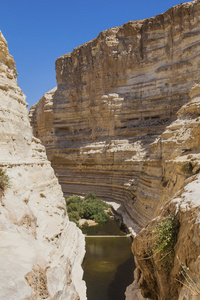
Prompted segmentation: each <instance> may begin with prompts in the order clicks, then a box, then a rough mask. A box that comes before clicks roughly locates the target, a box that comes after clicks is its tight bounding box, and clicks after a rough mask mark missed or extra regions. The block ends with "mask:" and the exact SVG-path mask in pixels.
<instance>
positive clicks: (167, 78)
mask: <svg viewBox="0 0 200 300" xmlns="http://www.w3.org/2000/svg"><path fill="white" fill-rule="evenodd" d="M199 13H200V3H199V2H198V1H193V2H190V3H186V4H180V5H178V6H176V7H172V8H171V9H169V10H168V11H167V12H166V13H164V14H161V15H158V16H156V17H153V18H150V19H146V20H141V21H134V22H128V23H127V24H124V25H123V26H120V27H115V28H111V29H108V30H106V31H104V32H101V33H100V34H99V36H98V37H97V38H96V39H94V40H92V41H90V42H88V43H86V44H84V45H82V46H80V47H78V48H75V49H74V50H73V52H72V53H68V54H66V55H63V56H61V57H60V58H58V59H57V61H56V78H57V84H58V86H57V88H56V89H54V90H52V91H50V92H49V93H47V94H46V95H45V96H44V97H43V98H42V99H41V100H40V101H39V102H38V103H37V104H36V105H34V106H33V107H32V108H31V111H30V117H31V123H32V125H33V127H34V134H35V136H37V137H39V138H40V139H41V140H42V142H43V144H44V145H45V147H46V149H47V155H48V158H49V159H50V160H51V162H52V166H53V168H54V170H55V172H56V174H57V176H58V179H59V182H60V183H61V185H62V189H63V191H64V194H65V195H66V196H67V195H71V194H74V193H76V194H84V193H88V192H90V191H92V192H94V193H95V194H97V195H98V196H100V197H102V198H103V199H105V200H109V201H115V202H118V203H119V204H120V205H118V211H120V212H121V213H123V215H124V221H125V222H126V224H127V225H128V227H129V226H130V227H132V228H134V230H135V231H136V232H138V229H139V228H142V227H143V226H145V225H146V224H147V223H148V221H149V220H151V218H152V217H153V216H154V214H155V211H156V209H157V207H158V206H160V203H161V199H162V197H163V193H164V194H165V196H164V198H165V200H166V199H168V198H169V196H171V194H173V193H174V192H175V191H176V190H177V186H176V185H175V187H173V189H172V190H171V191H170V190H169V191H168V192H169V194H167V193H165V191H164V190H165V185H166V184H167V180H168V179H169V178H171V177H170V176H171V173H170V172H171V171H170V168H169V169H168V168H167V162H166V158H167V157H168V156H169V155H171V156H173V155H174V156H176V152H177V151H179V152H181V151H183V149H182V148H183V147H182V144H181V141H180V142H178V143H179V144H178V145H177V149H179V150H177V151H175V153H174V152H173V153H172V151H171V145H170V143H165V144H163V142H162V139H163V138H164V139H165V138H166V135H165V136H163V137H162V133H163V132H164V131H165V129H166V127H167V126H169V125H170V124H171V123H172V122H173V121H174V120H175V119H176V113H177V111H178V110H179V109H180V108H181V107H182V105H184V104H185V103H187V101H188V99H189V97H188V92H189V90H190V88H191V87H192V85H193V84H194V83H195V81H196V79H197V77H198V76H199V75H200V68H199V66H200V64H199V53H200V44H199V37H200V23H199ZM183 139H186V140H188V139H187V137H185V138H183ZM188 141H189V140H188ZM184 143H185V144H187V141H186V142H184ZM189 143H190V142H189ZM162 147H164V148H162ZM185 147H186V148H187V145H184V148H185ZM191 147H193V146H191ZM186 148H185V149H186ZM166 176H167V179H166V178H165V177H166ZM183 177H184V176H183ZM180 185H181V183H180ZM135 224H137V226H136V225H135Z"/></svg>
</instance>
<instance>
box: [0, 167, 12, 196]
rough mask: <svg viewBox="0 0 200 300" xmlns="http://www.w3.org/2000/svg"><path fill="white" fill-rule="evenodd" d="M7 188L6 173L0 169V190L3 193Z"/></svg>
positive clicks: (8, 184)
mask: <svg viewBox="0 0 200 300" xmlns="http://www.w3.org/2000/svg"><path fill="white" fill-rule="evenodd" d="M9 186H10V182H9V177H8V175H6V171H4V170H3V169H2V168H0V190H2V191H5V190H6V189H7V188H8V187H9Z"/></svg>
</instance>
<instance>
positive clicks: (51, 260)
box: [0, 32, 86, 300]
mask: <svg viewBox="0 0 200 300" xmlns="http://www.w3.org/2000/svg"><path fill="white" fill-rule="evenodd" d="M0 239H1V243H0V263H1V268H0V279H1V280H0V299H1V300H8V299H10V300H11V299H12V300H15V299H16V300H19V299H26V300H28V299H31V300H34V299H49V300H50V299H60V300H61V299H77V300H78V299H86V286H85V282H84V281H83V280H82V275H83V271H82V269H81V263H82V260H83V257H84V254H85V241H84V237H83V235H82V233H81V231H80V230H79V229H78V228H77V227H76V226H75V224H74V223H72V222H69V220H68V216H67V213H66V205H65V200H64V197H63V193H62V190H61V187H60V185H59V183H58V180H57V178H56V176H55V174H54V171H53V169H52V167H51V164H50V162H49V161H48V160H47V157H46V152H45V149H44V146H42V144H41V142H40V141H39V140H38V139H37V138H35V137H34V136H33V135H32V129H31V126H30V123H29V119H28V110H27V103H26V102H25V96H24V94H23V92H22V90H21V89H20V88H19V86H18V84H17V72H16V68H15V63H14V60H13V57H12V56H11V55H10V54H9V52H8V47H7V42H6V40H5V38H4V37H3V35H2V33H1V32H0Z"/></svg>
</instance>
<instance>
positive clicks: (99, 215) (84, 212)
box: [66, 193, 109, 223]
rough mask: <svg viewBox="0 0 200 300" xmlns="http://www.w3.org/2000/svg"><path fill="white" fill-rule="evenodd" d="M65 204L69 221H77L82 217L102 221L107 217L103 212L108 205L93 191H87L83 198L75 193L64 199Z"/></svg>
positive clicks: (106, 219)
mask: <svg viewBox="0 0 200 300" xmlns="http://www.w3.org/2000/svg"><path fill="white" fill-rule="evenodd" d="M66 204H67V211H68V215H69V219H70V221H76V222H77V221H78V220H80V219H81V218H84V219H87V220H88V219H92V220H95V222H97V223H104V222H107V221H108V219H109V215H108V214H107V213H106V212H105V210H106V209H108V208H109V205H108V204H107V203H105V202H103V201H102V200H100V199H98V198H97V197H96V196H95V195H94V194H93V193H89V194H88V195H86V196H85V198H84V199H83V198H81V197H79V196H77V195H74V196H71V197H69V198H68V199H66Z"/></svg>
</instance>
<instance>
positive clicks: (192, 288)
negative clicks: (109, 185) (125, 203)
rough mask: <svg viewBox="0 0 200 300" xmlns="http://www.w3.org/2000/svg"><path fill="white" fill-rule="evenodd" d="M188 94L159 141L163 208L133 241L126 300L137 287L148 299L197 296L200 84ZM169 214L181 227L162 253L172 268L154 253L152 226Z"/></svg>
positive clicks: (199, 291) (199, 270)
mask: <svg viewBox="0 0 200 300" xmlns="http://www.w3.org/2000/svg"><path fill="white" fill-rule="evenodd" d="M189 96H190V100H189V101H188V103H187V104H185V105H183V106H182V107H181V109H180V110H179V111H178V113H177V119H176V120H175V121H174V122H172V124H170V125H169V126H168V127H166V130H165V131H164V132H163V133H162V135H161V136H160V138H159V139H160V144H161V148H162V166H163V170H164V175H165V176H164V177H163V179H162V180H163V197H162V198H161V201H160V206H162V205H164V206H163V208H161V209H160V210H157V212H156V215H157V217H156V218H155V219H153V220H152V221H151V222H150V223H149V224H148V226H146V227H145V228H144V229H143V230H142V231H141V232H140V233H139V234H138V235H137V236H136V238H135V239H134V243H133V253H134V255H135V258H136V262H137V271H136V276H135V282H134V284H133V285H132V286H130V287H129V288H128V290H127V300H128V299H132V298H134V299H135V297H136V296H137V289H136V287H137V288H139V287H140V289H141V290H142V294H143V296H144V297H147V298H150V299H160V300H168V299H175V300H176V299H179V300H185V299H193V300H195V299H196V300H197V299H199V297H200V281H199V278H200V222H199V220H200V219H199V217H200V201H199V190H200V175H199V174H198V173H199V172H200V163H199V161H200V148H199V147H200V140H199V137H200V118H199V116H200V84H195V85H194V86H193V88H192V89H191V91H190V93H189ZM172 195H174V197H172ZM166 199H170V200H168V201H167V200H166ZM169 216H175V218H176V222H177V224H178V227H179V228H178V232H177V237H176V241H175V244H174V255H173V257H170V253H166V258H168V257H170V259H171V267H170V268H169V267H167V266H166V263H165V260H164V259H163V258H162V257H161V256H160V253H159V251H160V249H157V251H156V250H155V249H154V248H155V245H156V243H157V242H158V240H157V235H158V231H157V230H156V228H158V227H159V228H160V225H159V224H161V222H164V220H165V218H168V217H169ZM164 233H165V234H166V231H165V232H164ZM170 233H171V232H170ZM152 250H154V251H152ZM136 299H137V298H136Z"/></svg>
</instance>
